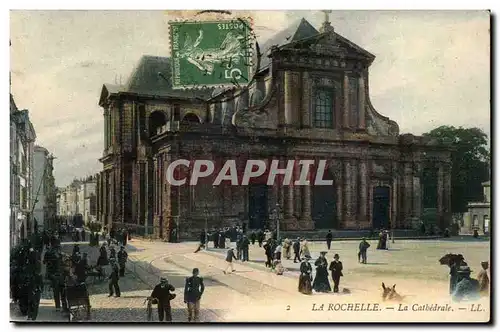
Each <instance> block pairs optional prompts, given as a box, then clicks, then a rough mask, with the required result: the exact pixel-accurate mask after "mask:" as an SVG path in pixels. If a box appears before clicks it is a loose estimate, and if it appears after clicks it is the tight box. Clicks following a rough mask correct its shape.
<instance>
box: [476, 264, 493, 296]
mask: <svg viewBox="0 0 500 332" xmlns="http://www.w3.org/2000/svg"><path fill="white" fill-rule="evenodd" d="M481 267H482V268H483V269H482V270H481V271H480V272H479V274H478V275H477V280H478V281H479V293H480V295H481V296H488V295H489V294H490V278H489V277H488V268H489V264H488V262H481Z"/></svg>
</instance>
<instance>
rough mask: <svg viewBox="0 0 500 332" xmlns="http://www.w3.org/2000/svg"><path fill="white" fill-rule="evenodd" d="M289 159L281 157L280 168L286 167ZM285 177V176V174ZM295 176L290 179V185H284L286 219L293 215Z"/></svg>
mask: <svg viewBox="0 0 500 332" xmlns="http://www.w3.org/2000/svg"><path fill="white" fill-rule="evenodd" d="M286 163H287V160H286V159H285V158H282V157H280V161H279V166H278V168H279V169H283V168H285V167H286ZM283 177H284V176H283ZM293 181H294V179H293V176H292V179H291V180H290V184H289V185H284V184H283V186H282V188H283V196H284V197H283V205H282V206H283V211H284V215H285V219H291V218H292V217H293V212H294V211H293V187H292V184H293Z"/></svg>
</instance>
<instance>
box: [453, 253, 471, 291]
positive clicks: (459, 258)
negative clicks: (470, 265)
mask: <svg viewBox="0 0 500 332" xmlns="http://www.w3.org/2000/svg"><path fill="white" fill-rule="evenodd" d="M461 266H467V263H466V262H465V260H464V257H463V256H462V255H459V256H457V258H456V259H455V261H452V262H450V263H449V267H450V288H449V291H450V294H453V292H454V291H455V287H456V286H457V283H458V282H459V275H458V270H459V268H460V267H461Z"/></svg>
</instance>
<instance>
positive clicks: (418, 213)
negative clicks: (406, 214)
mask: <svg viewBox="0 0 500 332" xmlns="http://www.w3.org/2000/svg"><path fill="white" fill-rule="evenodd" d="M421 168H422V166H421V164H420V163H417V164H415V170H414V172H413V217H415V218H417V219H418V220H420V218H421V217H422V196H421V195H420V194H421V184H420V174H421ZM413 226H418V225H413Z"/></svg>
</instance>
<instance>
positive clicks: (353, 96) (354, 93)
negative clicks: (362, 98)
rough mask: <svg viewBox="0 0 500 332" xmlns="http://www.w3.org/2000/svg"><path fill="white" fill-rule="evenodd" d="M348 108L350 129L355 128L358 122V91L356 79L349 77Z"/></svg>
mask: <svg viewBox="0 0 500 332" xmlns="http://www.w3.org/2000/svg"><path fill="white" fill-rule="evenodd" d="M349 106H350V107H351V127H353V128H356V127H358V122H359V89H358V78H357V77H349Z"/></svg>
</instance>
